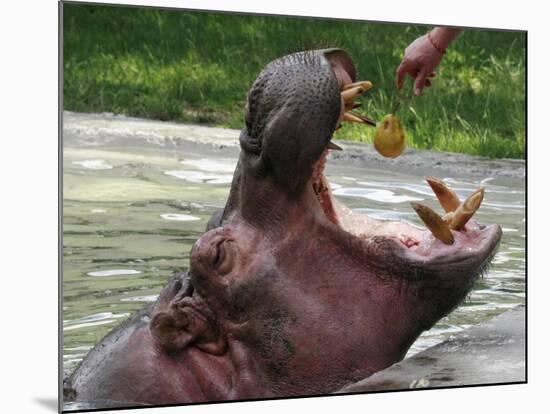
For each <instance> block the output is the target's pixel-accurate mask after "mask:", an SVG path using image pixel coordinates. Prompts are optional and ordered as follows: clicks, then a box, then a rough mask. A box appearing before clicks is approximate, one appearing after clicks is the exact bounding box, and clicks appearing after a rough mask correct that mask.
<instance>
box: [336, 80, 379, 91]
mask: <svg viewBox="0 0 550 414" xmlns="http://www.w3.org/2000/svg"><path fill="white" fill-rule="evenodd" d="M356 86H359V87H361V88H363V92H365V91H368V90H369V89H370V88H372V82H371V81H361V82H355V83H348V84H347V85H346V86H344V87H343V88H342V90H343V91H347V90H348V89H351V88H355V87H356Z"/></svg>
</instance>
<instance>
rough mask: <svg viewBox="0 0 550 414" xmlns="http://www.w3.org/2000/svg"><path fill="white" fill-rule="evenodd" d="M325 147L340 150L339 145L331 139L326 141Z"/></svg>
mask: <svg viewBox="0 0 550 414" xmlns="http://www.w3.org/2000/svg"><path fill="white" fill-rule="evenodd" d="M327 148H328V149H331V150H336V151H342V147H341V146H340V145H337V144H335V143H334V142H332V141H329V142H328V145H327Z"/></svg>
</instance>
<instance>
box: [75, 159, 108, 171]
mask: <svg viewBox="0 0 550 414" xmlns="http://www.w3.org/2000/svg"><path fill="white" fill-rule="evenodd" d="M73 164H76V165H80V166H81V167H84V168H87V169H89V170H110V169H111V168H113V166H112V165H109V164H107V163H106V162H105V161H103V160H84V161H74V162H73Z"/></svg>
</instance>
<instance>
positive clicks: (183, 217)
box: [160, 213, 200, 221]
mask: <svg viewBox="0 0 550 414" xmlns="http://www.w3.org/2000/svg"><path fill="white" fill-rule="evenodd" d="M160 217H162V218H163V219H164V220H174V221H198V220H200V218H199V217H195V216H190V215H189V214H175V213H166V214H161V215H160Z"/></svg>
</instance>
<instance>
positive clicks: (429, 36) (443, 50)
mask: <svg viewBox="0 0 550 414" xmlns="http://www.w3.org/2000/svg"><path fill="white" fill-rule="evenodd" d="M428 39H429V40H430V43H431V44H432V46H433V47H435V48H436V49H437V51H438V52H439V53H441V54H442V55H444V54H445V53H446V52H445V49H443V48H441V47H439V45H438V44H437V43H435V41H434V40H433V39H432V32H431V31H429V32H428Z"/></svg>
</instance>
